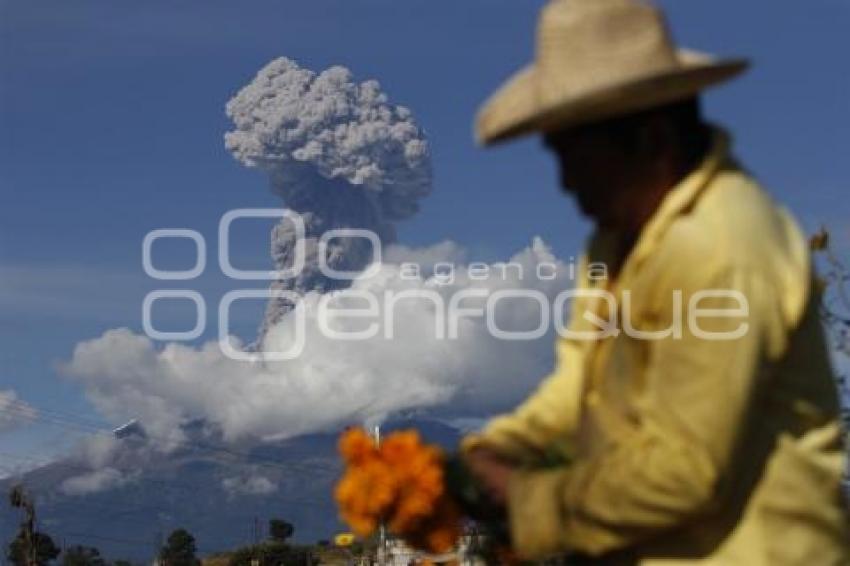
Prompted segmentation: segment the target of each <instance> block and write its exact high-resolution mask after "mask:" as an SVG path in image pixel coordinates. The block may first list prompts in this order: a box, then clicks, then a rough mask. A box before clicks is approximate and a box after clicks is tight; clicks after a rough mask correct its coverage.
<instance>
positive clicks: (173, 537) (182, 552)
mask: <svg viewBox="0 0 850 566" xmlns="http://www.w3.org/2000/svg"><path fill="white" fill-rule="evenodd" d="M196 552H197V547H196V546H195V537H193V536H192V535H191V534H189V531H187V530H186V529H177V530H176V531H174V532H172V533H171V534H170V535H168V540H167V541H166V543H165V546H163V547H162V550H160V552H159V560H160V562H161V563H162V564H163V565H164V566H198V564H200V563H201V561H200V560H198V558H197V556H195V553H196Z"/></svg>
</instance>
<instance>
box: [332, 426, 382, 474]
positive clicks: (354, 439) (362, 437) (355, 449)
mask: <svg viewBox="0 0 850 566" xmlns="http://www.w3.org/2000/svg"><path fill="white" fill-rule="evenodd" d="M338 447H339V453H340V454H341V455H342V457H343V459H344V460H345V462H346V463H347V464H349V465H351V464H355V465H356V464H360V463H362V462H364V461H365V460H368V459H370V458H374V457H375V456H377V453H378V449H377V448H376V447H375V441H374V440H372V437H370V436H369V434H368V433H367V432H366V431H365V430H363V429H362V428H350V429H348V430H346V431H345V432H344V433H343V434H342V436H340V438H339V445H338Z"/></svg>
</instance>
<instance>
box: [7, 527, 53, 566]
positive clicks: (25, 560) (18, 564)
mask: <svg viewBox="0 0 850 566" xmlns="http://www.w3.org/2000/svg"><path fill="white" fill-rule="evenodd" d="M27 539H28V537H27V536H26V535H25V534H24V531H23V529H22V530H21V531H19V532H18V536H16V537H15V540H13V541H12V542H11V544H9V552H8V554H7V555H6V558H7V559H8V560H9V562H11V563H12V564H14V565H15V566H45V565H46V564H47V563H48V562H50V561H51V560H54V559H55V558H56V557H57V556H59V552H60V551H59V548H58V547H57V546H56V544H54V542H53V539H51V538H50V537H49V536H48V535H46V534H44V533H39V532H34V533H32V539H31V540H32V541H33V542H34V547H33V548H34V557H33V554H32V553H31V550H30V548H31V547H30V545H29V542H28V540H27Z"/></svg>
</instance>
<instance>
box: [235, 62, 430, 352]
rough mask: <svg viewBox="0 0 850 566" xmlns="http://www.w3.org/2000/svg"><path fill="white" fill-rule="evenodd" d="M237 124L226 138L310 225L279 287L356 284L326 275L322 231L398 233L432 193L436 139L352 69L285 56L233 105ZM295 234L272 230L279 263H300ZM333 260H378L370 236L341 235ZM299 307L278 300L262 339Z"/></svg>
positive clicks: (348, 265)
mask: <svg viewBox="0 0 850 566" xmlns="http://www.w3.org/2000/svg"><path fill="white" fill-rule="evenodd" d="M227 115H228V117H229V118H230V119H231V120H233V123H234V125H235V129H234V130H233V131H231V132H228V133H226V134H225V136H224V140H225V146H226V147H227V149H228V150H229V151H230V152H231V153H232V154H233V156H234V157H235V158H236V159H237V160H239V161H240V162H241V163H243V164H245V165H246V166H248V167H251V168H258V169H261V170H263V171H265V172H267V173H268V174H269V178H270V181H271V189H272V191H273V192H275V193H276V194H278V195H280V196H281V197H282V198H283V200H284V203H285V206H286V207H287V208H288V209H290V210H293V211H295V212H297V213H299V214H300V215H301V216H302V217H303V218H304V221H305V224H306V236H307V242H306V249H307V260H306V266H305V269H304V271H303V272H302V274H301V275H300V276H298V277H296V278H293V279H289V280H279V281H275V282H274V283H273V284H272V288H273V289H285V290H293V291H297V292H299V293H305V292H308V291H319V292H326V291H330V290H334V289H340V288H343V287H346V286H348V285H347V282H346V281H340V280H335V279H330V278H327V277H325V276H324V275H323V274H322V273H320V271H319V268H318V260H317V258H316V251H317V242H318V239H319V237H321V235H322V234H323V233H324V232H326V231H327V230H331V229H334V228H361V229H368V230H372V231H373V232H375V233H376V234H378V236H379V238H380V239H381V241H382V242H383V243H384V244H389V243H392V242H394V241H395V238H396V235H395V223H396V222H399V221H401V220H404V219H406V218H408V217H410V216H412V215H413V214H415V213H416V211H417V210H418V201H419V199H421V198H423V197H425V196H426V195H428V193H430V192H431V160H430V152H429V148H428V142H427V140H426V139H425V135H424V133H423V131H422V129H421V128H419V126H417V124H416V122H415V121H414V120H413V116H412V115H411V112H410V111H409V110H408V109H407V108H405V107H403V106H394V105H391V104H390V103H389V102H388V98H387V96H386V95H385V94H384V93H383V92H382V91H381V87H380V85H379V84H378V83H377V82H376V81H365V82H362V83H356V82H354V81H353V78H352V74H351V72H350V71H349V70H348V69H346V68H345V67H340V66H335V67H331V68H329V69H326V70H325V71H323V72H321V73H318V74H317V73H315V72H313V71H311V70H308V69H304V68H301V67H299V66H298V65H297V64H296V63H295V62H294V61H292V60H290V59H287V58H284V57H281V58H279V59H275V60H274V61H272V62H271V63H269V64H268V65H266V66H265V67H263V69H261V70H260V72H259V73H257V76H256V77H255V78H254V80H253V81H252V82H251V83H249V84H248V85H247V86H245V87H244V88H243V89H242V90H241V91H239V93H238V94H237V95H236V96H235V97H233V98H232V99H231V100H230V101H229V102H228V103H227ZM294 246H295V235H294V233H293V229H292V225H291V223H290V222H288V221H286V220H283V221H281V223H279V224H278V225H277V226H276V227H275V228H274V229H273V230H272V235H271V254H272V258H273V260H274V263H275V265H276V266H277V269H286V268H287V267H289V266H291V265H292V256H293V254H294ZM327 259H328V265H330V266H331V267H333V268H334V269H337V270H345V271H357V270H362V269H363V268H365V267H366V266H367V265H368V264H369V263H370V261H371V260H372V254H371V247H370V245H369V243H368V242H367V241H365V240H363V239H362V238H335V239H334V240H333V241H332V243H331V245H329V246H328V258H327ZM291 308H292V305H291V304H289V303H288V302H287V301H276V300H272V301H270V302H269V305H268V308H267V310H266V316H265V320H264V322H263V326H262V327H261V330H260V338H261V339H262V337H263V336H264V335H265V332H266V330H267V329H268V328H269V327H270V326H271V325H273V324H274V323H276V322H277V321H278V320H280V318H281V317H282V316H283V315H284V314H285V313H286V312H288V311H289V310H290V309H291Z"/></svg>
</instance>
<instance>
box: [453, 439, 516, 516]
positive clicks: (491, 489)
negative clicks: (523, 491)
mask: <svg viewBox="0 0 850 566" xmlns="http://www.w3.org/2000/svg"><path fill="white" fill-rule="evenodd" d="M464 461H465V462H466V465H467V467H468V468H469V471H470V472H471V473H472V475H473V476H474V477H475V478H476V479H477V480H478V481H479V482H481V485H482V487H483V489H484V491H486V492H487V493H488V494H489V495H490V498H491V499H492V500H493V502H494V503H496V504H498V505H500V506H502V507H504V506H505V504H506V503H507V499H508V482H509V481H510V479H511V474H513V471H514V468H515V466H514V465H513V464H511V463H510V462H509V461H507V460H506V459H505V458H504V457H503V456H500V455H499V454H498V453H496V452H494V451H493V450H490V449H488V448H484V447H480V448H475V449H473V450H472V451H471V452H469V453H468V454H466V456H465V458H464Z"/></svg>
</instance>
